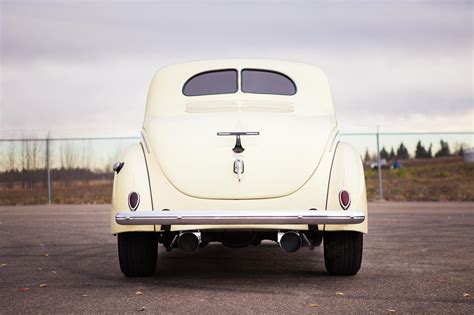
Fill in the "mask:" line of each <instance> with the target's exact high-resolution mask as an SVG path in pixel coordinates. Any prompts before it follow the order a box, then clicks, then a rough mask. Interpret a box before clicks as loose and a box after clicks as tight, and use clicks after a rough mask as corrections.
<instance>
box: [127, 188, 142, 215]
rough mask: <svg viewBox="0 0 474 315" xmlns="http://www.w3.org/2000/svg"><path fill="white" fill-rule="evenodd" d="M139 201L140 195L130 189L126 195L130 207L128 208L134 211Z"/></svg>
mask: <svg viewBox="0 0 474 315" xmlns="http://www.w3.org/2000/svg"><path fill="white" fill-rule="evenodd" d="M139 203H140V195H139V194H138V193H136V192H134V191H132V192H131V193H130V194H129V195H128V207H129V208H130V210H132V211H135V210H137V208H138V204H139Z"/></svg>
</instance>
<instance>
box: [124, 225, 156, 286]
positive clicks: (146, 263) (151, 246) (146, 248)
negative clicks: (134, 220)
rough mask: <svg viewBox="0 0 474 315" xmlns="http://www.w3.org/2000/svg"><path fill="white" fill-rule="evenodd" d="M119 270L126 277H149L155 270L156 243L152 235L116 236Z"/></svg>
mask: <svg viewBox="0 0 474 315" xmlns="http://www.w3.org/2000/svg"><path fill="white" fill-rule="evenodd" d="M117 239H118V254H119V261H120V269H121V270H122V272H123V274H124V275H125V276H127V277H146V276H151V275H152V274H153V273H154V272H155V270H156V262H157V259H158V241H157V239H156V237H155V235H154V233H150V232H126V233H120V234H118V238H117Z"/></svg>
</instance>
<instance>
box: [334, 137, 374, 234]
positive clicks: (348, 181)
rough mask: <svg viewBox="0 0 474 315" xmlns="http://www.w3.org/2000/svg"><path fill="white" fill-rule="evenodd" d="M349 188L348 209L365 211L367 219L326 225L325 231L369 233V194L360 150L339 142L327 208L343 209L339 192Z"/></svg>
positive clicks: (335, 154)
mask: <svg viewBox="0 0 474 315" xmlns="http://www.w3.org/2000/svg"><path fill="white" fill-rule="evenodd" d="M341 190H347V191H348V192H349V194H350V198H351V203H350V206H349V208H348V209H347V210H354V211H355V210H357V211H362V212H364V213H365V221H364V222H362V223H359V224H347V225H328V224H327V225H325V231H357V232H362V233H367V222H368V214H367V195H366V190H365V177H364V168H363V166H362V160H361V158H360V155H359V154H358V152H357V151H356V150H355V149H354V148H353V147H352V146H351V145H349V144H347V143H345V142H339V143H338V144H337V147H336V152H335V153H334V159H333V162H332V166H331V174H330V178H329V187H328V194H327V200H326V210H327V209H332V210H343V209H342V206H341V205H340V203H339V192H340V191H341Z"/></svg>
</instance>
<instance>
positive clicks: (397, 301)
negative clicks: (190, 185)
mask: <svg viewBox="0 0 474 315" xmlns="http://www.w3.org/2000/svg"><path fill="white" fill-rule="evenodd" d="M109 209H110V205H53V206H2V207H0V313H2V314H18V313H99V312H100V313H118V312H119V313H132V312H140V313H160V314H222V313H226V314H246V313H248V314H250V313H254V314H262V313H266V314H274V313H282V314H296V313H298V314H299V313H321V314H325V313H334V314H348V313H358V314H366V313H375V314H384V313H388V314H396V313H399V314H404V313H425V314H426V313H437V314H447V313H453V314H454V313H455V314H474V203H391V202H378V203H371V204H370V205H369V212H370V213H369V234H368V235H366V237H365V239H364V256H363V263H362V268H361V270H360V272H359V273H358V274H357V275H356V276H354V277H335V276H329V275H328V274H326V272H325V269H324V258H323V249H322V247H318V248H316V249H315V250H314V251H310V250H308V249H306V248H303V249H300V250H299V251H298V252H296V253H286V252H283V251H282V250H281V249H280V248H279V247H277V245H276V244H274V243H264V244H262V245H261V246H258V247H248V248H242V249H229V248H226V247H224V246H221V245H210V246H208V247H206V248H203V249H200V250H198V251H196V252H194V253H191V254H186V253H183V252H181V251H179V250H173V251H172V252H166V251H165V250H164V249H163V247H161V246H160V249H159V258H158V272H157V273H156V274H155V275H154V276H152V277H150V278H134V279H129V278H126V277H125V276H123V275H122V273H121V272H120V269H119V264H118V258H117V244H116V237H114V236H112V235H110V234H109V230H110V228H109V224H110V223H109V220H110V213H109Z"/></svg>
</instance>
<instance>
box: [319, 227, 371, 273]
mask: <svg viewBox="0 0 474 315" xmlns="http://www.w3.org/2000/svg"><path fill="white" fill-rule="evenodd" d="M362 247H363V234H362V233H359V232H353V231H341V232H326V233H324V264H325V265H326V270H327V272H329V273H330V274H331V275H340V276H353V275H355V274H356V273H357V272H358V271H359V269H360V265H361V263H362Z"/></svg>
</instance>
